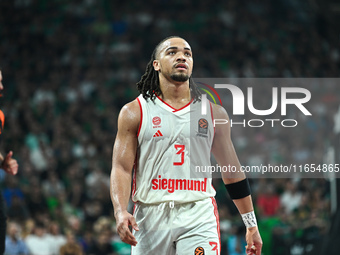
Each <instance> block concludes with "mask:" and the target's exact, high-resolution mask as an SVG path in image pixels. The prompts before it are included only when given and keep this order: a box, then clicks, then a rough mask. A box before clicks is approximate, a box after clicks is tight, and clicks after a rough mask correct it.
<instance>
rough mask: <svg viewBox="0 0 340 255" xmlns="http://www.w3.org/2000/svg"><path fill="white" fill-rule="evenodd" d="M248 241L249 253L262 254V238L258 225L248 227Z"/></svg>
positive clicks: (247, 248)
mask: <svg viewBox="0 0 340 255" xmlns="http://www.w3.org/2000/svg"><path fill="white" fill-rule="evenodd" d="M246 241H247V246H246V254H247V255H261V250H262V239H261V236H260V232H259V229H258V228H257V227H252V228H247V233H246Z"/></svg>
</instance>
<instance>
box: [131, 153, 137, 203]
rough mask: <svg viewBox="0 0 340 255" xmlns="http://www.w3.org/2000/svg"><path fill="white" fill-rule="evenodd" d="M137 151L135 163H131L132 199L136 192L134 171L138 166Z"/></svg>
mask: <svg viewBox="0 0 340 255" xmlns="http://www.w3.org/2000/svg"><path fill="white" fill-rule="evenodd" d="M137 162H138V161H137V152H136V157H135V163H134V164H133V169H134V171H133V182H132V194H131V200H132V201H133V197H134V196H135V194H136V185H137V184H136V175H137V174H136V172H137V168H138V165H137Z"/></svg>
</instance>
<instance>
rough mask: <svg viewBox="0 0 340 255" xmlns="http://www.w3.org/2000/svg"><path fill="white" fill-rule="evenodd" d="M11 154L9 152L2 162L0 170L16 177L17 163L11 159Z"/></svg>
mask: <svg viewBox="0 0 340 255" xmlns="http://www.w3.org/2000/svg"><path fill="white" fill-rule="evenodd" d="M12 156H13V152H12V151H10V152H9V153H8V154H7V155H6V157H5V159H4V160H3V161H2V165H1V167H2V169H4V170H5V172H6V173H8V174H11V175H16V174H17V173H18V167H19V165H18V162H17V160H16V159H14V158H12Z"/></svg>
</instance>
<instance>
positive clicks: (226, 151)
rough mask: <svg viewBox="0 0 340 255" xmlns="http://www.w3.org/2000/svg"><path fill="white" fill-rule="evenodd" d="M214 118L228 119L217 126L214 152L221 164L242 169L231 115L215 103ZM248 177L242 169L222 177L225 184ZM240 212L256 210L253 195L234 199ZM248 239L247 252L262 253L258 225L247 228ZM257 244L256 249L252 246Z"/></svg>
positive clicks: (224, 173)
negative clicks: (231, 128) (230, 122)
mask: <svg viewBox="0 0 340 255" xmlns="http://www.w3.org/2000/svg"><path fill="white" fill-rule="evenodd" d="M213 115H214V119H227V120H228V123H227V124H220V125H216V126H215V137H214V141H213V145H212V153H213V155H214V157H215V159H216V161H217V163H218V164H219V165H220V166H228V165H230V166H235V167H236V169H238V170H240V169H241V165H240V162H239V159H238V157H237V155H236V152H235V149H234V145H233V143H232V141H231V135H230V131H231V130H230V125H229V117H228V114H227V112H226V111H225V109H224V108H223V107H221V106H219V105H213ZM245 178H246V176H245V174H244V173H243V172H241V171H236V172H222V179H223V182H224V183H225V184H231V183H235V182H239V181H242V180H244V179H245ZM233 202H234V203H235V205H236V207H237V209H238V211H239V212H240V214H244V213H247V212H251V211H253V210H254V207H253V202H252V199H251V195H249V196H247V197H244V198H241V199H234V200H233ZM246 241H247V249H246V252H247V254H256V255H260V254H261V249H262V239H261V236H260V233H259V231H258V228H257V227H252V228H247V233H246ZM253 245H254V246H255V249H253V248H252V246H253Z"/></svg>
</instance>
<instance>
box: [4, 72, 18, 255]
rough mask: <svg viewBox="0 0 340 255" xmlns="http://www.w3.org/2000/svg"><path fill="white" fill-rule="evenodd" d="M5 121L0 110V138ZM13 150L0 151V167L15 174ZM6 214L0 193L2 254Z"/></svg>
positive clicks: (16, 167)
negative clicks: (5, 152)
mask: <svg viewBox="0 0 340 255" xmlns="http://www.w3.org/2000/svg"><path fill="white" fill-rule="evenodd" d="M3 89H4V86H3V84H2V73H1V70H0V90H3ZM4 123H5V115H4V113H3V112H2V111H1V110H0V138H1V135H2V130H3V128H4ZM12 156H13V152H12V151H10V152H9V153H8V154H7V155H6V157H5V158H4V157H3V156H2V154H1V153H0V167H1V169H3V170H4V171H5V172H6V173H8V174H11V175H15V174H17V172H18V163H17V161H16V160H15V159H13V158H12ZM6 218H7V217H6V214H5V203H4V199H3V197H2V194H1V195H0V254H3V253H4V252H5V239H6Z"/></svg>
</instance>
